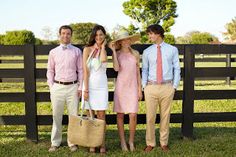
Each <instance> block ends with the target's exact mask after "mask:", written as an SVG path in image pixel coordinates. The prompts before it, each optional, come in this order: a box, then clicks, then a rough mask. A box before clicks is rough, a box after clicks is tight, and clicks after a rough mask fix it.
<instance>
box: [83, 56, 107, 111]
mask: <svg viewBox="0 0 236 157" xmlns="http://www.w3.org/2000/svg"><path fill="white" fill-rule="evenodd" d="M91 60H92V61H91V64H90V65H89V66H88V68H89V100H88V102H89V104H90V106H91V109H92V110H107V109H108V82H107V75H106V69H107V63H101V65H100V66H99V68H97V67H96V65H95V64H93V63H95V62H96V61H97V60H98V58H91ZM83 89H84V87H83ZM83 93H84V92H83ZM83 101H84V100H82V104H84V105H85V109H89V106H88V104H87V103H83Z"/></svg>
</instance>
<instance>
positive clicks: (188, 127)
mask: <svg viewBox="0 0 236 157" xmlns="http://www.w3.org/2000/svg"><path fill="white" fill-rule="evenodd" d="M194 60H195V46H194V45H186V46H185V50H184V78H183V81H184V82H183V89H184V91H183V92H184V93H183V103H182V116H183V121H182V128H181V129H182V131H181V132H182V136H183V138H193V118H194V117H193V116H194Z"/></svg>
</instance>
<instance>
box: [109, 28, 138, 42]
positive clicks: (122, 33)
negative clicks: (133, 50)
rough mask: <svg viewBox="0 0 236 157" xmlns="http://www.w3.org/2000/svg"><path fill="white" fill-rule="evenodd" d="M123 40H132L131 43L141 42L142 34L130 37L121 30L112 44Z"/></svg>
mask: <svg viewBox="0 0 236 157" xmlns="http://www.w3.org/2000/svg"><path fill="white" fill-rule="evenodd" d="M123 39H130V40H131V43H135V42H137V41H139V40H140V34H134V35H129V33H128V32H127V31H125V30H121V31H119V32H117V33H116V35H115V39H114V40H113V41H112V42H113V43H116V42H117V41H120V40H123Z"/></svg>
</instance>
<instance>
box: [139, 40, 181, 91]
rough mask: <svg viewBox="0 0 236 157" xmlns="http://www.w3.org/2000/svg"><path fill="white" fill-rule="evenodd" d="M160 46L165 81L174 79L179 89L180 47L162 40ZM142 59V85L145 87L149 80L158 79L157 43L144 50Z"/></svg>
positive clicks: (174, 85)
mask: <svg viewBox="0 0 236 157" xmlns="http://www.w3.org/2000/svg"><path fill="white" fill-rule="evenodd" d="M160 46H161V53H162V71H163V81H164V82H165V81H172V83H173V87H174V88H175V89H177V87H178V85H179V82H180V64H179V52H178V49H177V48H176V47H174V46H172V45H170V44H167V43H165V42H162V43H161V44H160ZM142 60H143V61H142V86H143V88H144V87H145V86H146V85H147V83H148V81H157V79H156V70H157V68H156V67H157V66H156V64H157V62H156V61H157V44H153V45H151V46H149V47H148V48H146V49H145V50H144V51H143V56H142Z"/></svg>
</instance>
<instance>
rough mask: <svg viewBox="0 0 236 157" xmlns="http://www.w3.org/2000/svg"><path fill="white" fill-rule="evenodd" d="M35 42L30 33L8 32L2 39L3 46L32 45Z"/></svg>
mask: <svg viewBox="0 0 236 157" xmlns="http://www.w3.org/2000/svg"><path fill="white" fill-rule="evenodd" d="M35 40H36V39H35V36H34V33H33V32H32V31H28V30H19V31H8V32H6V35H5V37H4V45H24V44H34V43H35Z"/></svg>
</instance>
